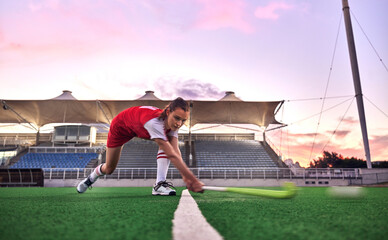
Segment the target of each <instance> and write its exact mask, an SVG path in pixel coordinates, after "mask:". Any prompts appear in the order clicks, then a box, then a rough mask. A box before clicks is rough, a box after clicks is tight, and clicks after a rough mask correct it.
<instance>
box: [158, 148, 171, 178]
mask: <svg viewBox="0 0 388 240" xmlns="http://www.w3.org/2000/svg"><path fill="white" fill-rule="evenodd" d="M156 161H157V163H158V170H157V173H156V183H158V182H160V181H166V178H167V172H168V167H169V166H170V160H168V159H167V155H166V154H165V153H164V152H163V150H161V149H159V151H158V156H157V158H156Z"/></svg>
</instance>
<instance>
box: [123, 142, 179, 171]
mask: <svg viewBox="0 0 388 240" xmlns="http://www.w3.org/2000/svg"><path fill="white" fill-rule="evenodd" d="M158 150H159V147H158V145H156V144H155V143H154V142H153V141H149V140H142V139H135V140H132V141H129V142H128V143H126V144H124V146H123V149H122V152H121V156H120V161H119V163H118V164H117V167H118V168H156V167H157V164H156V156H157V153H158ZM180 151H181V153H182V156H185V154H186V150H185V146H184V144H180ZM173 167H174V166H173V165H170V168H173Z"/></svg>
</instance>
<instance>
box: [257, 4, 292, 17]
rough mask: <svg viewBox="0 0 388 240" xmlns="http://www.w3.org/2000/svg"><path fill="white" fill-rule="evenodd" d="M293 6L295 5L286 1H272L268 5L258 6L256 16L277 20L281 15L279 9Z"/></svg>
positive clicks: (287, 8)
mask: <svg viewBox="0 0 388 240" xmlns="http://www.w3.org/2000/svg"><path fill="white" fill-rule="evenodd" d="M293 8H294V6H293V5H290V4H287V3H284V2H271V3H269V4H268V5H267V6H264V7H257V8H256V10H255V16H256V17H257V18H259V19H270V20H277V19H278V18H279V17H280V15H279V13H277V12H278V11H279V10H289V9H293Z"/></svg>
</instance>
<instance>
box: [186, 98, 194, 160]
mask: <svg viewBox="0 0 388 240" xmlns="http://www.w3.org/2000/svg"><path fill="white" fill-rule="evenodd" d="M192 112H193V102H192V101H190V120H189V162H188V163H189V167H192V166H193V154H192V152H193V151H192V150H191V148H192V147H191V121H192V119H191V118H192V116H193V115H192ZM186 156H187V155H186Z"/></svg>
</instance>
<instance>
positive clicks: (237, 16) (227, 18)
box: [195, 0, 254, 33]
mask: <svg viewBox="0 0 388 240" xmlns="http://www.w3.org/2000/svg"><path fill="white" fill-rule="evenodd" d="M198 2H199V3H201V4H202V9H201V11H200V12H199V14H198V20H197V22H196V23H195V26H196V27H197V28H201V29H206V30H216V29H220V28H233V29H237V30H239V31H242V32H245V33H251V32H253V31H254V28H253V26H251V24H250V23H249V22H248V21H247V20H246V16H247V13H246V11H245V7H246V5H245V2H244V1H241V0H212V1H208V0H198Z"/></svg>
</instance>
